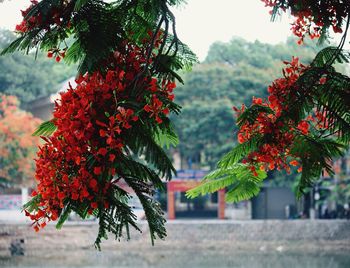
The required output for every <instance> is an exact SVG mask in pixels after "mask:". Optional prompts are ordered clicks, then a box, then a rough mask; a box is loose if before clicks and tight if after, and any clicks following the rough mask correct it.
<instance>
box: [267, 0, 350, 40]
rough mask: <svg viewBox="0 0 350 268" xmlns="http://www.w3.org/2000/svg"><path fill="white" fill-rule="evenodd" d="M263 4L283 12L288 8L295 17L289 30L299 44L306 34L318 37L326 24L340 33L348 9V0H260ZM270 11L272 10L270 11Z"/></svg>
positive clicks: (349, 6) (349, 7)
mask: <svg viewBox="0 0 350 268" xmlns="http://www.w3.org/2000/svg"><path fill="white" fill-rule="evenodd" d="M261 1H262V2H264V3H265V6H268V7H272V8H278V9H281V10H282V11H283V12H285V11H286V10H288V9H290V10H291V14H292V15H293V16H294V17H296V20H295V21H294V22H293V23H292V28H291V30H292V31H293V33H294V34H295V35H296V36H297V37H299V41H298V43H299V44H301V43H302V42H303V40H304V38H305V36H306V35H309V36H310V38H311V39H313V38H319V37H320V36H321V33H322V31H323V28H324V27H325V26H326V27H327V28H328V27H329V26H332V29H333V31H334V32H335V33H342V29H341V26H342V23H343V21H344V20H345V18H346V16H347V14H348V12H349V9H350V3H349V1H338V0H329V1H295V0H289V1H279V0H261ZM270 12H272V11H270Z"/></svg>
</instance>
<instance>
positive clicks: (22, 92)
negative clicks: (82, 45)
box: [0, 30, 76, 106]
mask: <svg viewBox="0 0 350 268" xmlns="http://www.w3.org/2000/svg"><path fill="white" fill-rule="evenodd" d="M14 38H15V35H14V34H12V33H11V32H9V31H5V30H0V49H1V48H4V47H5V46H6V45H7V44H8V43H9V42H11V41H12V40H13V39H14ZM35 54H36V53H29V54H28V55H22V54H21V53H14V54H11V55H5V56H2V57H0V69H1V73H0V93H4V94H7V95H15V96H17V97H18V98H19V100H20V101H21V104H22V106H26V105H27V104H28V103H29V102H31V101H33V100H35V99H36V98H38V97H42V96H49V95H50V94H53V93H56V92H57V91H58V90H59V88H60V84H61V83H62V82H63V81H65V80H67V79H68V78H70V77H72V76H74V75H75V73H76V67H75V66H74V65H72V66H69V67H67V66H65V65H64V64H62V63H56V62H55V61H54V60H53V59H48V58H47V57H46V55H44V54H43V53H40V52H39V53H38V55H37V58H36V59H35Z"/></svg>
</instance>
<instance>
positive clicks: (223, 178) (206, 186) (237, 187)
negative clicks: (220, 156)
mask: <svg viewBox="0 0 350 268" xmlns="http://www.w3.org/2000/svg"><path fill="white" fill-rule="evenodd" d="M222 162H225V161H222ZM222 166H223V167H221V168H220V167H219V168H218V169H216V170H214V171H212V172H211V173H209V174H208V175H206V176H205V177H204V179H203V182H202V184H201V185H199V186H198V187H196V188H194V189H192V190H189V191H188V192H187V194H186V195H187V197H189V198H195V197H197V196H199V195H206V194H208V193H213V192H216V191H218V190H220V189H224V188H228V192H227V193H226V201H227V202H239V201H242V200H246V199H249V198H252V197H254V196H256V195H257V194H258V193H259V192H260V187H261V186H262V182H263V180H264V179H265V178H266V173H265V172H263V171H260V170H259V171H257V174H258V175H257V176H255V175H253V173H252V171H251V170H250V167H249V166H247V165H245V164H240V163H235V164H232V165H227V163H225V164H222Z"/></svg>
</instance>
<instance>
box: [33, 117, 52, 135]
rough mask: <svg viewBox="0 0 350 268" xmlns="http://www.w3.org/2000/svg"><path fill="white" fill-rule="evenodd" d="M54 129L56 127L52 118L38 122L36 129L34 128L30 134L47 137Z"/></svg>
mask: <svg viewBox="0 0 350 268" xmlns="http://www.w3.org/2000/svg"><path fill="white" fill-rule="evenodd" d="M56 129H57V127H56V125H55V123H54V122H53V121H52V120H50V121H46V122H44V123H42V124H40V126H39V127H38V128H37V130H35V132H34V133H33V134H32V135H33V136H44V137H48V136H51V135H52V134H53V133H54V132H55V131H56Z"/></svg>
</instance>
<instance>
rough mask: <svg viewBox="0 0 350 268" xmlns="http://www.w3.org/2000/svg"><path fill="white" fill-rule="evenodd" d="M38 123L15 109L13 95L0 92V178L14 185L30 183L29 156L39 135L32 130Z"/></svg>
mask: <svg viewBox="0 0 350 268" xmlns="http://www.w3.org/2000/svg"><path fill="white" fill-rule="evenodd" d="M23 122H25V124H23ZM40 123H41V120H40V119H38V118H35V117H33V116H32V115H31V114H30V113H28V112H25V111H23V110H21V109H20V108H19V101H18V99H17V98H16V97H14V96H7V95H3V94H0V166H1V169H0V177H3V178H5V179H6V180H8V181H9V182H10V183H13V184H15V185H16V186H33V185H34V172H35V163H34V161H33V159H34V157H35V152H36V148H37V145H38V144H39V138H38V137H33V136H32V133H33V132H34V131H35V129H36V128H37V127H38V126H39V125H40Z"/></svg>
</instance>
